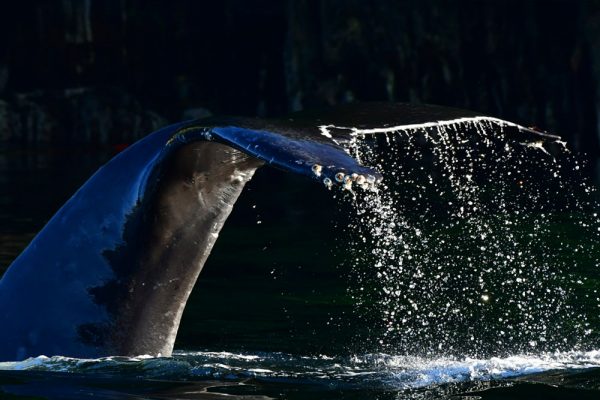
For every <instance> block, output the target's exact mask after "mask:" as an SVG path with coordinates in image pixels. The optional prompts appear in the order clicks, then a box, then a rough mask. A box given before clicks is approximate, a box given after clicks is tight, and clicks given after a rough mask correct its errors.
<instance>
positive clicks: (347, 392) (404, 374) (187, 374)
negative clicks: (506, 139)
mask: <svg viewBox="0 0 600 400" xmlns="http://www.w3.org/2000/svg"><path fill="white" fill-rule="evenodd" d="M112 155H113V152H112V151H111V150H106V151H97V150H85V149H83V150H82V149H57V150H54V151H43V152H42V151H27V152H25V151H19V150H15V149H10V150H4V151H2V152H0V179H1V181H0V265H1V266H2V268H3V269H4V268H6V267H7V266H8V265H9V263H10V262H11V261H12V259H14V257H16V255H18V254H19V253H20V251H21V250H22V249H23V248H24V246H26V244H27V243H28V242H29V240H31V238H32V237H33V236H34V235H35V234H36V233H37V231H38V230H39V229H40V228H41V227H42V226H43V224H44V223H45V222H46V221H47V220H48V219H49V218H50V217H51V216H52V215H53V213H54V212H55V211H56V210H57V209H58V207H60V205H62V204H63V203H64V201H66V200H67V198H68V197H69V196H70V195H71V194H72V193H73V192H74V190H76V189H77V188H78V187H79V186H80V185H81V184H82V183H83V182H84V181H85V180H86V179H87V177H89V175H90V174H91V173H93V172H94V171H95V169H96V168H97V167H98V166H99V165H101V164H102V163H103V162H105V161H106V160H108V159H109V158H110V157H112ZM337 197H338V198H337V199H334V198H333V197H332V195H331V193H329V192H327V191H325V190H323V188H322V187H319V186H318V185H314V184H313V183H312V182H306V181H304V180H301V179H296V178H294V177H291V176H287V175H286V174H282V173H279V172H276V171H271V170H268V169H264V170H260V171H259V172H258V173H257V176H256V178H255V179H254V180H253V181H252V182H251V183H250V185H249V186H248V187H247V188H246V190H245V191H244V193H243V195H242V198H241V199H240V201H239V203H238V204H237V206H236V208H235V209H234V212H233V214H232V216H231V217H230V220H229V221H228V223H227V225H226V226H225V228H224V230H223V232H222V234H221V236H220V239H219V241H218V242H217V245H216V246H215V249H214V250H213V253H212V254H211V257H210V259H209V261H208V263H207V265H206V266H205V270H204V271H203V272H202V274H201V277H200V280H199V282H198V284H197V285H196V288H195V290H194V293H193V294H192V297H191V299H190V301H189V303H188V306H187V308H186V311H185V313H184V317H183V321H182V325H181V329H180V332H179V335H178V339H177V343H176V346H175V347H176V349H177V352H176V354H175V355H174V356H173V357H171V358H148V357H139V358H118V357H113V358H107V359H101V360H78V359H68V358H64V357H52V358H47V357H37V358H34V359H28V360H25V361H22V362H16V363H14V362H5V363H0V397H2V398H15V399H23V398H51V399H81V398H85V397H92V396H93V397H94V398H98V399H120V398H129V399H221V398H235V399H269V398H282V399H342V398H344V399H346V398H347V399H369V398H378V399H399V398H414V399H433V398H456V399H475V398H482V399H535V398H540V399H542V398H543V399H562V398H577V399H597V398H600V350H598V348H599V347H595V346H594V345H593V343H594V342H593V341H592V342H590V343H592V344H590V345H589V346H585V345H579V346H572V348H567V349H561V350H560V351H550V350H549V351H545V350H544V351H543V350H537V349H532V350H531V351H519V352H515V353H512V354H508V353H506V354H504V353H502V354H501V353H498V354H486V353H485V352H481V354H468V355H465V354H462V355H461V354H451V352H450V353H448V354H427V353H426V352H423V353H422V354H417V353H415V352H409V353H408V352H406V351H402V348H397V349H394V348H393V347H390V346H389V345H388V346H386V347H383V348H382V347H381V346H380V345H379V340H380V338H381V335H380V332H379V331H377V329H378V328H377V327H375V325H376V324H373V323H372V321H371V320H369V318H367V317H365V315H364V310H372V309H373V305H372V304H371V305H370V306H369V305H368V306H367V307H363V308H362V311H361V310H360V307H357V304H356V302H357V299H359V300H360V299H362V301H363V302H365V301H366V302H368V300H364V298H360V297H357V295H356V286H355V285H356V284H357V283H356V279H355V278H352V274H351V272H350V271H349V268H350V267H349V263H348V262H346V261H345V259H347V258H348V256H353V254H354V253H353V252H351V251H350V250H351V249H349V248H345V247H344V245H343V244H344V243H345V241H346V240H348V243H350V239H349V238H348V239H346V236H347V235H348V233H347V232H346V231H345V230H344V229H343V228H344V227H345V226H346V225H347V223H348V220H350V219H351V215H352V213H353V210H352V207H351V204H350V203H351V200H349V199H347V198H344V199H340V197H342V196H340V195H337ZM584 219H585V217H584ZM524 229H526V228H524ZM531 229H533V228H531ZM455 235H456V236H455V238H456V240H457V241H459V240H460V238H459V235H460V232H459V231H457V233H456V234H455ZM578 235H579V233H577V232H576V233H574V234H573V235H571V236H568V238H570V239H571V240H576V239H577V238H578V237H579V236H578ZM591 249H592V250H595V248H594V247H591ZM557 257H568V255H557ZM596 258H597V255H596V256H593V257H591V258H590V260H591V261H589V260H588V261H589V262H588V264H585V262H584V261H581V263H583V264H585V265H587V266H588V267H589V268H588V269H587V270H585V269H584V268H582V269H580V270H578V271H579V272H580V273H582V274H584V275H585V276H583V277H584V278H586V279H585V282H586V283H585V285H587V286H589V288H590V290H591V291H590V292H589V293H593V290H595V288H597V286H595V285H596V282H597V279H598V273H597V267H598V265H596V264H594V262H595V260H596ZM578 262H579V261H578ZM456 268H459V267H458V266H457V267H456ZM584 270H585V271H584ZM581 271H584V272H581ZM586 271H587V272H586ZM566 273H567V272H566V271H565V274H566ZM383 283H385V282H383ZM366 290H370V289H369V288H368V287H366ZM589 293H588V292H586V294H589ZM596 300H597V299H590V300H589V304H588V305H587V306H589V307H595V306H596ZM15 306H16V307H18V305H15ZM473 307H475V306H473ZM589 307H588V308H589ZM598 310H600V308H599V309H598ZM361 312H362V313H363V314H361ZM57 317H59V316H57ZM372 317H373V318H374V319H375V318H377V315H376V314H372ZM484 317H485V316H482V317H481V318H484ZM590 321H592V322H591V324H592V326H590V327H589V329H592V330H596V329H598V328H600V327H598V326H597V325H596V324H597V319H593V318H592V319H591V320H590ZM429 331H430V330H429ZM429 331H428V332H429ZM495 336H496V335H495V332H489V333H485V334H483V337H489V338H490V340H491V338H493V337H495ZM461 340H462V339H461ZM534 350H535V351H534Z"/></svg>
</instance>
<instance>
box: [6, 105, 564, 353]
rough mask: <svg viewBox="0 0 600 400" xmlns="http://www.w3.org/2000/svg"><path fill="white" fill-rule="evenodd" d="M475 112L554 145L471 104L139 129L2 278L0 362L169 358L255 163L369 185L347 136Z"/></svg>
mask: <svg viewBox="0 0 600 400" xmlns="http://www.w3.org/2000/svg"><path fill="white" fill-rule="evenodd" d="M473 121H487V122H489V123H490V124H497V125H498V126H502V128H503V129H506V130H512V131H511V132H510V133H511V134H513V135H514V137H515V140H519V141H525V142H527V143H538V142H540V141H542V142H544V141H545V142H557V141H558V140H559V138H558V137H556V136H552V135H548V134H545V133H540V132H537V131H535V130H532V129H528V128H524V127H521V126H519V125H516V124H512V123H509V122H505V121H501V120H497V119H495V118H491V117H484V116H481V115H478V114H474V113H472V112H467V111H461V110H454V109H447V108H441V107H433V106H414V105H406V104H367V105H350V106H343V107H339V108H334V109H332V110H330V111H329V112H325V113H320V114H314V113H299V114H293V115H291V116H289V117H287V118H283V119H278V120H260V119H248V118H207V119H202V120H198V121H191V122H184V123H179V124H175V125H171V126H168V127H166V128H164V129H162V130H159V131H157V132H155V133H152V134H150V135H149V136H147V137H146V138H144V139H142V140H140V141H139V142H137V143H135V144H134V145H132V146H130V147H129V148H127V149H126V150H125V151H123V152H122V153H120V154H119V155H117V156H116V157H115V158H113V159H112V160H111V161H110V162H108V163H107V164H106V165H104V166H103V167H102V168H100V169H99V170H98V171H97V172H96V173H95V174H94V175H93V176H92V177H91V178H90V179H89V180H88V181H87V182H86V183H85V185H84V186H82V187H81V189H79V190H78V191H77V193H75V194H74V195H73V197H72V198H71V199H70V200H69V201H68V202H67V203H66V204H65V205H64V206H63V207H62V208H61V209H60V210H59V211H58V212H57V213H56V215H55V216H54V217H53V218H52V219H51V220H50V221H49V222H48V224H47V225H46V226H45V227H44V228H43V229H42V231H41V232H40V233H39V234H38V235H37V236H36V237H35V238H34V239H33V241H32V242H31V243H30V244H29V246H28V247H27V248H26V249H25V250H24V251H23V253H22V254H21V255H20V256H19V257H18V258H17V259H16V260H15V261H14V262H13V263H12V265H11V266H10V268H9V269H8V270H7V272H6V273H5V275H4V277H3V278H2V280H1V281H0V318H1V320H2V327H3V328H2V330H1V331H0V360H21V359H24V358H26V357H30V356H37V355H41V354H44V355H48V356H52V355H63V356H73V357H100V356H107V355H140V354H150V355H159V354H160V355H163V356H168V355H170V354H171V352H172V349H173V345H174V342H175V337H176V334H177V329H178V327H179V321H180V318H181V315H182V312H183V309H184V307H185V304H186V301H187V299H188V296H189V294H190V293H191V291H192V288H193V286H194V284H195V282H196V279H197V278H198V275H199V274H200V271H201V270H202V267H203V265H204V262H205V261H206V259H207V257H208V255H209V254H210V251H211V249H212V246H213V244H214V243H215V241H216V239H217V237H218V235H219V231H220V230H221V228H222V227H223V224H224V223H225V220H226V218H227V217H228V215H229V213H230V212H231V210H232V207H233V205H234V203H235V201H236V200H237V198H238V196H239V195H240V193H241V191H242V189H243V187H244V185H245V183H246V182H248V181H249V180H250V179H251V178H252V175H253V174H254V171H255V170H256V169H257V168H259V167H260V166H262V165H264V164H267V165H271V166H273V167H276V168H280V169H283V170H286V171H290V172H293V173H296V174H300V175H304V176H307V177H309V178H311V179H316V180H318V181H320V182H322V183H323V184H324V185H325V186H326V187H329V188H331V187H333V186H336V185H337V186H339V187H342V188H347V189H348V188H351V187H352V185H353V184H356V185H358V186H362V187H365V188H370V187H372V186H373V185H375V184H376V183H377V181H379V180H380V179H381V178H382V177H381V175H380V174H379V173H378V172H377V171H374V170H373V169H371V168H369V167H367V166H362V165H360V164H359V163H358V162H357V160H355V159H354V158H352V157H351V156H350V155H349V152H348V151H347V148H346V147H345V146H347V145H348V143H352V142H353V141H356V140H360V139H361V138H363V137H365V136H369V135H377V134H380V133H389V132H393V131H398V130H402V129H404V130H407V129H408V130H410V129H417V130H421V129H423V130H428V129H429V130H433V131H434V130H435V129H437V128H439V127H440V126H443V125H444V124H468V123H472V122H473Z"/></svg>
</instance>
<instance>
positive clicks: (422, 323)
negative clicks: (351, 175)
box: [344, 119, 600, 356]
mask: <svg viewBox="0 0 600 400" xmlns="http://www.w3.org/2000/svg"><path fill="white" fill-rule="evenodd" d="M354 133H355V135H356V136H357V138H359V139H360V140H355V141H351V142H350V143H349V145H348V151H349V152H350V153H351V154H352V155H353V156H354V157H356V158H357V159H359V160H360V161H361V162H362V163H363V164H365V165H368V166H371V167H374V168H375V169H377V170H379V171H380V172H381V173H382V174H383V176H384V182H383V184H381V185H379V186H378V190H376V191H366V192H361V194H360V195H359V196H357V197H355V199H354V201H355V206H356V207H355V209H356V216H355V219H354V221H353V222H352V223H351V224H350V231H351V233H350V239H345V243H344V246H347V245H348V242H350V246H347V247H350V248H352V249H353V254H352V258H353V261H352V264H353V265H352V270H353V271H354V279H355V281H356V282H355V284H353V287H354V288H353V289H352V296H353V297H354V299H355V301H356V303H357V304H358V306H359V309H360V312H361V313H362V315H363V319H364V320H365V322H366V323H368V324H370V326H372V329H371V331H370V332H369V335H370V336H371V339H369V338H362V339H361V344H362V346H363V347H367V348H368V347H369V346H368V345H365V343H371V347H373V345H372V337H376V338H377V341H376V343H375V347H376V348H379V349H383V350H385V351H390V352H393V353H395V354H419V355H430V356H431V355H438V356H439V355H457V354H462V355H471V356H478V355H480V356H481V355H492V354H493V355H498V354H503V355H508V354H516V353H536V354H538V353H540V352H543V351H558V350H562V351H565V350H571V349H588V350H589V349H591V348H597V347H595V346H598V344H599V342H600V340H599V335H598V332H596V331H595V328H597V327H598V326H600V323H599V322H600V321H599V320H598V310H599V307H600V299H599V297H600V296H599V293H598V289H599V288H600V284H599V282H598V279H597V271H598V265H599V258H600V253H599V252H598V250H599V249H600V235H599V233H600V222H599V219H598V215H597V210H598V204H597V202H596V200H595V188H594V187H593V186H592V185H590V184H589V183H588V182H587V181H586V179H585V178H584V177H583V174H582V170H583V167H584V166H585V165H584V163H583V162H582V161H580V160H578V159H577V157H576V156H574V155H572V154H570V153H569V152H568V151H567V150H566V149H565V148H564V143H562V142H560V141H558V140H551V141H546V142H544V141H523V140H520V139H518V133H519V127H518V126H517V125H514V124H509V123H505V122H503V121H501V120H495V119H489V120H485V119H483V120H477V119H472V120H465V121H454V122H450V123H447V124H433V125H431V126H429V125H428V126H408V127H403V128H399V127H397V128H390V130H388V131H386V132H367V131H364V132H362V131H360V130H356V131H355V132H354ZM372 133H378V135H374V136H369V135H370V134H372Z"/></svg>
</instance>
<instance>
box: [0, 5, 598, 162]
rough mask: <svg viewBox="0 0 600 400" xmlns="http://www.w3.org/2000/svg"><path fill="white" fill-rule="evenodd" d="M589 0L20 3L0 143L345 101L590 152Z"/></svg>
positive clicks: (4, 21)
mask: <svg viewBox="0 0 600 400" xmlns="http://www.w3.org/2000/svg"><path fill="white" fill-rule="evenodd" d="M599 85H600V1H591V0H590V1H551V0H547V1H523V0H522V1H491V0H490V1H452V2H448V1H441V0H439V1H437V0H430V1H423V0H420V1H417V0H414V1H412V0H408V1H399V0H374V1H364V0H343V1H342V0H339V1H335V0H330V1H325V0H324V1H314V0H288V1H267V0H262V1H260V0H258V1H248V0H222V1H149V0H114V1H99V0H55V1H47V0H26V1H21V2H13V3H11V4H10V6H9V5H8V3H7V4H4V5H2V10H1V11H0V143H4V144H6V145H10V144H12V145H25V146H31V145H36V146H46V145H66V144H73V143H75V144H79V143H88V144H120V143H129V142H131V141H133V140H135V139H136V138H139V137H141V136H143V135H144V134H147V133H149V132H150V131H152V130H154V129H156V128H158V127H160V126H162V125H165V124H167V123H169V122H174V121H178V120H182V119H189V118H195V117H201V116H204V115H207V114H209V113H213V114H240V115H251V116H276V115H281V114H285V113H287V112H290V111H294V110H299V109H304V108H319V107H322V106H325V105H332V104H339V103H345V102H352V101H373V100H389V101H403V102H415V103H433V104H441V105H447V106H453V107H460V108H468V109H473V110H476V111H480V112H482V113H485V114H489V115H493V116H497V117H500V118H504V119H508V120H512V121H515V122H519V123H522V124H525V125H529V126H531V125H535V126H537V127H539V128H541V129H544V130H548V131H552V132H555V133H558V134H560V135H562V136H563V137H565V138H566V139H568V140H569V141H570V142H571V146H572V147H574V148H575V149H577V150H583V151H586V152H587V153H588V154H590V155H591V156H594V157H598V156H600V147H599V145H598V143H599V139H598V137H599V128H598V110H599V105H600V101H599V98H598V93H600V86H599Z"/></svg>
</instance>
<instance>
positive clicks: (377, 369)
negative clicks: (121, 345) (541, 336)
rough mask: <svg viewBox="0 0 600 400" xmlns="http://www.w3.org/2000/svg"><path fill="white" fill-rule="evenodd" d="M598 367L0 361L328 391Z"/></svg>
mask: <svg viewBox="0 0 600 400" xmlns="http://www.w3.org/2000/svg"><path fill="white" fill-rule="evenodd" d="M597 367H600V353H599V352H597V351H592V352H566V353H543V354H540V355H537V356H528V355H516V356H511V357H505V358H498V357H494V358H489V359H476V358H468V357H466V358H451V357H446V358H436V359H433V358H421V357H409V356H394V355H389V354H384V353H375V354H363V355H353V356H343V357H342V356H336V357H331V356H326V355H316V356H308V355H307V356H302V355H293V354H286V353H230V352H211V351H199V352H188V353H186V352H176V353H175V354H174V355H173V357H169V358H154V357H143V356H142V357H130V358H128V357H107V358H101V359H77V358H68V357H60V356H57V357H50V358H49V357H44V356H40V357H35V358H30V359H27V360H24V361H19V362H2V363H0V370H18V371H50V372H68V373H72V374H78V376H85V375H91V376H97V375H102V376H116V377H119V378H135V379H165V380H201V379H220V380H240V379H242V380H243V379H247V378H254V379H257V380H263V381H266V382H277V381H280V382H290V381H299V382H303V383H304V384H322V385H327V386H328V387H346V388H360V387H376V388H379V389H393V390H398V389H400V390H403V389H415V388H423V387H430V386H432V385H440V384H448V383H459V382H472V381H480V382H485V381H491V380H498V379H507V378H515V377H519V376H525V375H531V374H537V373H541V372H546V371H561V370H565V371H566V370H568V371H574V370H582V369H587V368H597Z"/></svg>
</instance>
